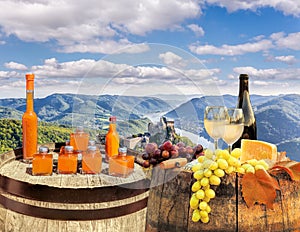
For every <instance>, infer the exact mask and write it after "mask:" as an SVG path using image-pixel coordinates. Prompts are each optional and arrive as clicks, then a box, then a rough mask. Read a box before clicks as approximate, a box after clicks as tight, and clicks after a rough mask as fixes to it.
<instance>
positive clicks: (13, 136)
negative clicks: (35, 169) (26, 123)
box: [0, 119, 72, 153]
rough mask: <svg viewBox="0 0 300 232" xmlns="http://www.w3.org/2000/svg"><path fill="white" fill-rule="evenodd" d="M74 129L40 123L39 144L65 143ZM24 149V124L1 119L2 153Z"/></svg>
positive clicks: (0, 137) (0, 145)
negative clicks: (18, 148) (19, 148)
mask: <svg viewBox="0 0 300 232" xmlns="http://www.w3.org/2000/svg"><path fill="white" fill-rule="evenodd" d="M71 132H72V128H70V127H65V126H61V125H57V124H51V123H46V122H39V127H38V143H39V144H43V143H49V142H64V141H66V140H67V139H69V135H70V133H71ZM17 147H22V123H21V121H20V120H16V119H0V153H3V152H5V151H9V150H12V149H15V148H17Z"/></svg>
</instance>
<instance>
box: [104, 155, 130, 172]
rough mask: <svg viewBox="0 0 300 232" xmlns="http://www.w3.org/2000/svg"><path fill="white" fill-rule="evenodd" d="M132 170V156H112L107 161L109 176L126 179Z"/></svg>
mask: <svg viewBox="0 0 300 232" xmlns="http://www.w3.org/2000/svg"><path fill="white" fill-rule="evenodd" d="M133 170H134V156H114V157H111V158H110V159H109V169H108V172H109V175H112V176H118V177H127V176H128V175H130V174H131V173H132V172H133Z"/></svg>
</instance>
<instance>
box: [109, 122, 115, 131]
mask: <svg viewBox="0 0 300 232" xmlns="http://www.w3.org/2000/svg"><path fill="white" fill-rule="evenodd" d="M116 128H117V127H116V123H114V122H111V123H110V124H109V131H115V130H116Z"/></svg>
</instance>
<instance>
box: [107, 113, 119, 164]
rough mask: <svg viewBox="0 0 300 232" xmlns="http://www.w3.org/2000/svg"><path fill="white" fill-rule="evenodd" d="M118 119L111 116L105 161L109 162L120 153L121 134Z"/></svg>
mask: <svg viewBox="0 0 300 232" xmlns="http://www.w3.org/2000/svg"><path fill="white" fill-rule="evenodd" d="M116 121H117V117H116V116H111V117H110V118H109V122H110V123H109V129H108V132H107V134H106V137H105V160H106V161H107V162H108V161H109V159H110V157H112V156H115V155H118V153H119V144H120V140H119V134H118V132H117V125H116Z"/></svg>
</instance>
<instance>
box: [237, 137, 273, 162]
mask: <svg viewBox="0 0 300 232" xmlns="http://www.w3.org/2000/svg"><path fill="white" fill-rule="evenodd" d="M241 149H242V155H241V158H240V159H241V162H245V161H247V160H251V159H257V160H261V159H270V160H271V161H273V162H276V160H277V146H276V145H275V144H272V143H268V142H264V141H260V140H250V139H242V142H241Z"/></svg>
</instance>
